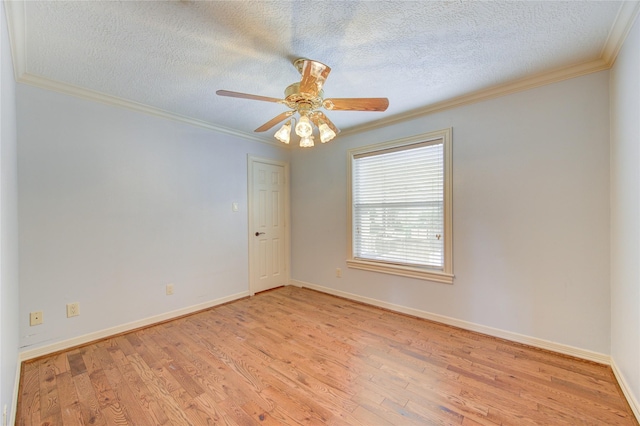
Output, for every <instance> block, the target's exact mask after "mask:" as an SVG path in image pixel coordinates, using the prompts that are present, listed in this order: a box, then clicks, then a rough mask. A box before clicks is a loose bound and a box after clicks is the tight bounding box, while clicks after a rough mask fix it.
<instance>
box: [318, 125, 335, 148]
mask: <svg viewBox="0 0 640 426" xmlns="http://www.w3.org/2000/svg"><path fill="white" fill-rule="evenodd" d="M318 129H319V130H320V142H322V143H325V142H329V141H330V140H331V139H333V138H335V137H336V132H334V131H333V130H331V127H329V126H328V125H327V123H324V122H323V123H321V124H320V127H318Z"/></svg>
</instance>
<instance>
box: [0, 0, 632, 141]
mask: <svg viewBox="0 0 640 426" xmlns="http://www.w3.org/2000/svg"><path fill="white" fill-rule="evenodd" d="M4 4H5V8H6V11H7V23H8V28H9V37H10V41H11V52H12V56H13V64H14V73H15V79H16V81H17V82H19V83H26V84H30V85H33V86H37V87H40V88H44V89H48V90H54V91H57V92H60V93H64V94H68V95H72V96H76V97H80V98H84V99H89V100H93V101H97V102H101V103H105V104H108V105H112V106H117V107H122V108H127V109H130V110H134V111H138V112H142V113H145V114H150V115H154V116H157V117H161V118H165V119H170V120H173V121H178V122H182V123H186V124H190V125H192V126H197V127H201V128H205V129H208V130H212V131H215V132H219V133H224V134H227V135H231V136H236V137H239V138H242V139H245V140H251V141H257V142H262V143H266V144H268V145H272V146H278V147H280V148H285V149H292V147H291V146H283V144H281V143H278V142H277V141H275V140H272V139H271V138H262V137H258V136H257V135H255V134H252V133H247V132H242V131H239V130H234V129H231V128H228V127H224V126H220V125H216V124H213V123H210V122H207V121H204V120H199V119H195V118H191V117H187V116H184V115H180V114H176V113H173V112H170V111H166V110H162V109H160V108H155V107H152V106H149V105H145V104H142V103H138V102H134V101H129V100H127V99H123V98H119V97H116V96H111V95H107V94H105V93H100V92H97V91H92V90H89V89H85V88H82V87H79V86H74V85H70V84H67V83H62V82H58V81H54V80H50V79H47V78H44V77H41V76H36V75H32V74H29V73H28V71H27V58H26V46H25V34H26V30H27V22H26V13H25V1H23V0H16V1H4ZM639 13H640V0H633V1H623V2H622V5H621V6H620V9H619V10H618V14H617V16H616V19H615V21H614V23H613V26H612V27H611V30H610V31H609V35H608V37H607V40H606V41H605V43H604V46H603V48H602V50H601V51H600V57H599V58H598V59H595V60H593V61H589V62H584V63H582V64H577V65H571V66H567V67H563V68H558V69H555V70H552V71H550V72H543V73H540V74H536V75H533V76H529V77H525V78H522V79H519V80H516V81H512V82H508V83H506V84H501V85H498V86H494V87H489V88H486V89H482V90H479V91H476V92H472V93H469V94H465V95H462V96H458V97H455V98H451V99H447V100H444V101H441V102H436V103H433V104H431V105H427V106H425V107H422V108H418V109H414V110H411V111H407V112H404V113H400V114H396V115H393V116H390V117H387V118H383V119H380V120H376V121H372V122H369V123H366V124H363V125H358V126H353V127H349V128H346V129H343V130H342V131H341V132H340V135H341V136H348V135H354V134H357V133H362V132H366V131H370V130H374V129H378V128H381V127H387V126H390V125H394V124H398V123H401V122H404V121H408V120H412V119H415V118H419V117H422V116H425V115H429V114H433V113H436V112H440V111H444V110H447V109H451V108H456V107H461V106H464V105H469V104H473V103H476V102H481V101H485V100H489V99H494V98H497V97H500V96H505V95H509V94H512V93H517V92H521V91H525V90H529V89H533V88H535V87H539V86H544V85H547V84H552V83H556V82H559V81H563V80H566V79H570V78H574V77H579V76H582V75H585V74H590V73H594V72H598V71H603V70H607V69H609V68H611V67H612V66H613V64H614V63H615V60H616V57H617V55H618V52H619V51H620V49H621V47H622V45H623V44H624V41H625V39H626V37H627V35H628V33H629V31H630V30H631V28H632V26H633V24H634V22H635V20H636V18H637V16H638V14H639Z"/></svg>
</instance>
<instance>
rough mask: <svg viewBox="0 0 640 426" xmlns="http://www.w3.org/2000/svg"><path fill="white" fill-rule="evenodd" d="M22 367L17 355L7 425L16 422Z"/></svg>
mask: <svg viewBox="0 0 640 426" xmlns="http://www.w3.org/2000/svg"><path fill="white" fill-rule="evenodd" d="M21 369H22V361H21V360H20V357H19V356H18V366H17V368H16V377H15V379H14V382H13V399H12V400H11V413H10V415H9V419H10V420H9V423H7V424H8V425H15V424H16V417H17V411H18V391H19V390H20V372H21ZM3 426H6V425H3Z"/></svg>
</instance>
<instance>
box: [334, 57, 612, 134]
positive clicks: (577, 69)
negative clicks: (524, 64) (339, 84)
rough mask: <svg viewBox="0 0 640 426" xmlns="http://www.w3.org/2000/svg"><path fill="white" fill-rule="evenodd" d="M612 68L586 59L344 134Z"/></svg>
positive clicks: (372, 123) (600, 61) (357, 127)
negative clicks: (579, 62)
mask: <svg viewBox="0 0 640 426" xmlns="http://www.w3.org/2000/svg"><path fill="white" fill-rule="evenodd" d="M609 68H611V66H610V65H609V64H607V63H606V62H605V61H603V60H602V59H596V60H594V61H590V62H585V63H582V64H578V65H571V66H567V67H563V68H558V69H555V70H553V71H550V72H544V73H540V74H536V75H533V76H529V77H525V78H522V79H520V80H516V81H512V82H509V83H506V84H501V85H498V86H493V87H489V88H487V89H482V90H479V91H476V92H472V93H469V94H466V95H462V96H458V97H455V98H451V99H447V100H444V101H441V102H437V103H434V104H431V105H427V106H425V107H422V108H418V109H414V110H412V111H409V112H405V113H401V114H397V115H394V116H391V117H387V118H383V119H381V120H376V121H373V122H370V123H366V124H363V125H360V126H355V127H350V128H347V129H345V130H343V131H342V132H340V134H341V135H343V136H345V135H353V134H356V133H362V132H365V131H369V130H374V129H378V128H380V127H387V126H390V125H392V124H398V123H401V122H404V121H408V120H412V119H414V118H419V117H422V116H425V115H428V114H433V113H436V112H440V111H444V110H447V109H451V108H457V107H461V106H464V105H469V104H474V103H476V102H481V101H486V100H489V99H494V98H498V97H501V96H505V95H510V94H512V93H517V92H522V91H525V90H529V89H533V88H536V87H539V86H546V85H547V84H551V83H557V82H559V81H562V80H567V79H570V78H574V77H579V76H581V75H585V74H591V73H594V72H598V71H603V70H606V69H609Z"/></svg>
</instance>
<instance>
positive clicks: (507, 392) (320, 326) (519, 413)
mask: <svg viewBox="0 0 640 426" xmlns="http://www.w3.org/2000/svg"><path fill="white" fill-rule="evenodd" d="M47 422H48V424H49V425H63V426H64V425H136V426H145V425H166V426H174V425H175V426H182V425H210V424H220V425H223V424H225V425H298V424H300V425H303V424H304V425H309V424H310V425H333V424H335V425H366V426H374V425H375V426H378V425H399V424H402V425H425V424H428V425H463V426H478V425H482V426H495V425H517V426H520V425H577V424H580V425H620V426H628V425H630V426H633V425H636V426H638V423H637V421H636V419H635V418H634V417H633V413H632V411H631V409H630V407H629V406H628V404H627V402H626V401H625V399H624V397H623V395H622V394H621V390H620V388H619V386H618V384H617V383H616V381H615V377H614V376H613V372H612V371H611V368H610V367H608V366H604V365H600V364H595V363H592V362H586V361H581V360H578V359H575V358H571V357H568V356H565V355H560V354H554V353H552V352H548V351H544V350H541V349H537V348H532V347H528V346H525V345H521V344H517V343H510V342H507V341H504V340H501V339H498V338H494V337H490V336H485V335H482V334H478V333H473V332H470V331H467V330H462V329H458V328H455V327H450V326H446V325H443V324H438V323H435V322H431V321H427V320H423V319H419V318H414V317H411V316H408V315H403V314H399V313H396V312H392V311H388V310H385V309H380V308H377V307H374V306H369V305H364V304H361V303H358V302H355V301H351V300H347V299H342V298H339V297H335V296H331V295H328V294H323V293H319V292H316V291H312V290H308V289H300V288H296V287H284V288H279V289H276V290H273V291H268V292H264V293H260V294H257V295H255V296H253V297H250V298H245V299H242V300H239V301H236V302H232V303H229V304H225V305H221V306H217V307H214V308H211V309H208V310H205V311H202V312H198V313H195V314H193V315H190V316H186V317H182V318H179V319H176V320H174V321H169V322H164V323H161V324H158V325H155V326H151V327H147V328H144V329H140V330H136V331H133V332H130V333H125V334H122V335H117V336H114V337H111V338H107V339H104V340H102V341H98V342H94V343H92V344H88V345H85V346H83V347H80V348H74V349H71V350H69V351H67V352H61V353H57V354H54V355H52V356H49V357H43V358H41V359H37V360H32V361H29V362H25V363H24V364H23V366H22V368H21V381H20V390H19V403H18V418H17V422H16V424H18V425H24V426H30V425H43V424H46V423H47Z"/></svg>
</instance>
